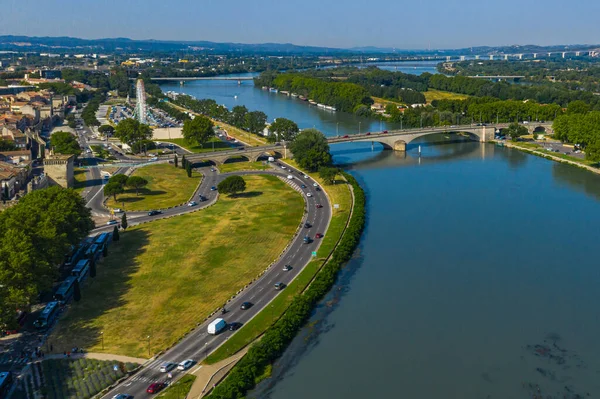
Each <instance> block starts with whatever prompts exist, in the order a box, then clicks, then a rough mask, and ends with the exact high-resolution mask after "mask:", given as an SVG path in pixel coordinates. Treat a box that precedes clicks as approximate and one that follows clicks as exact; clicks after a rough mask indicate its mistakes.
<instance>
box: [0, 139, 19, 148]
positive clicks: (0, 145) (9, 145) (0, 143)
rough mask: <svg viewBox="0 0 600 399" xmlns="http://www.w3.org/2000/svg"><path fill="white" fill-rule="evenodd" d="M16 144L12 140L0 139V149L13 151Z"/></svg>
mask: <svg viewBox="0 0 600 399" xmlns="http://www.w3.org/2000/svg"><path fill="white" fill-rule="evenodd" d="M16 149H17V146H16V145H15V143H13V142H12V141H8V140H4V139H0V151H15V150H16Z"/></svg>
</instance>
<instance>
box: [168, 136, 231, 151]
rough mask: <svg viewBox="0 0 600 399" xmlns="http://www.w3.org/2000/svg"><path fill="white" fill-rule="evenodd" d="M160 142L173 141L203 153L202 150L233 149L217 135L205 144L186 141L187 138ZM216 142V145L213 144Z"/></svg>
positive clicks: (189, 149) (190, 149)
mask: <svg viewBox="0 0 600 399" xmlns="http://www.w3.org/2000/svg"><path fill="white" fill-rule="evenodd" d="M158 141H160V142H165V143H173V144H177V145H178V146H180V147H183V148H185V149H186V150H188V151H191V152H193V153H202V152H213V151H225V150H231V146H229V145H227V143H225V142H224V141H222V140H220V139H219V138H217V137H213V138H212V139H211V140H210V141H209V142H208V143H206V144H204V146H199V145H193V144H189V143H187V142H186V141H185V139H169V140H162V139H161V140H158ZM213 143H214V146H213Z"/></svg>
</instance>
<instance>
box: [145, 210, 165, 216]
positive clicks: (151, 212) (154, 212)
mask: <svg viewBox="0 0 600 399" xmlns="http://www.w3.org/2000/svg"><path fill="white" fill-rule="evenodd" d="M161 213H162V211H156V210H154V211H150V212H148V216H154V215H160V214H161Z"/></svg>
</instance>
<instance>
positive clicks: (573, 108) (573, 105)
mask: <svg viewBox="0 0 600 399" xmlns="http://www.w3.org/2000/svg"><path fill="white" fill-rule="evenodd" d="M589 111H590V105H589V104H588V103H586V102H585V101H582V100H575V101H572V102H570V103H569V106H568V107H567V114H587V113H588V112H589Z"/></svg>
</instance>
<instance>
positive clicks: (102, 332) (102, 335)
mask: <svg viewBox="0 0 600 399" xmlns="http://www.w3.org/2000/svg"><path fill="white" fill-rule="evenodd" d="M100 338H102V350H104V331H100Z"/></svg>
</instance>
